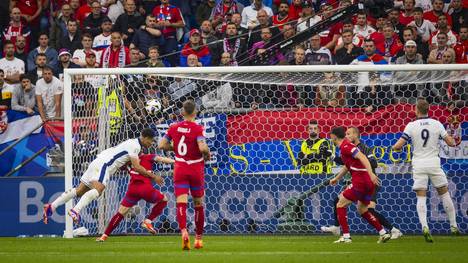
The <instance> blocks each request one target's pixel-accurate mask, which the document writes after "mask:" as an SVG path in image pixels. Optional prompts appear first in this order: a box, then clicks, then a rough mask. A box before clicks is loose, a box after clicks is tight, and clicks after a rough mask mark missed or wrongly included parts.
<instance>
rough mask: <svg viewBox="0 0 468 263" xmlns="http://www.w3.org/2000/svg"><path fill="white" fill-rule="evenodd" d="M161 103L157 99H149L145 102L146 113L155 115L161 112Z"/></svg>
mask: <svg viewBox="0 0 468 263" xmlns="http://www.w3.org/2000/svg"><path fill="white" fill-rule="evenodd" d="M161 107H162V106H161V102H160V101H159V100H157V99H150V100H148V101H147V102H146V106H145V109H146V112H148V114H149V115H156V114H157V113H158V112H159V111H160V110H161Z"/></svg>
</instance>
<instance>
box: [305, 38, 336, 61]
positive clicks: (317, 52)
mask: <svg viewBox="0 0 468 263" xmlns="http://www.w3.org/2000/svg"><path fill="white" fill-rule="evenodd" d="M306 59H307V64H309V65H331V64H333V59H332V55H331V52H330V50H328V48H326V47H321V46H320V36H319V35H314V36H312V38H311V39H310V48H309V49H308V50H307V51H306Z"/></svg>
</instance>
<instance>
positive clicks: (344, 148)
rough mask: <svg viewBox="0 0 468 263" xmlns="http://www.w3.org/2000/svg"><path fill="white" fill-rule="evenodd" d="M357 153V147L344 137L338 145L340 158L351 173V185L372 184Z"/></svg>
mask: <svg viewBox="0 0 468 263" xmlns="http://www.w3.org/2000/svg"><path fill="white" fill-rule="evenodd" d="M358 153H359V148H358V147H356V145H354V144H353V143H351V142H350V141H348V140H347V139H345V140H344V141H343V142H342V143H341V145H340V154H341V160H343V163H344V165H345V166H346V168H348V171H349V172H350V173H351V183H352V184H353V185H374V184H373V183H372V181H371V179H370V176H369V173H367V169H366V167H364V165H363V164H362V163H361V161H360V160H359V159H356V155H357V154H358Z"/></svg>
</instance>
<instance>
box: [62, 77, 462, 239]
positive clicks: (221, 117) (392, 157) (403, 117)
mask: <svg viewBox="0 0 468 263" xmlns="http://www.w3.org/2000/svg"><path fill="white" fill-rule="evenodd" d="M155 72H157V71H156V70H155ZM71 77H72V86H71V87H66V88H71V93H72V115H73V121H72V123H73V129H72V130H73V132H72V133H73V134H72V137H73V185H74V186H76V185H78V184H79V180H80V177H81V176H82V175H83V173H84V171H85V170H86V168H87V167H88V164H89V163H90V162H91V161H92V160H93V159H94V158H95V157H96V155H97V154H98V153H99V152H101V151H102V150H104V149H106V148H108V147H111V146H115V145H116V144H118V143H119V142H122V141H124V140H126V139H129V138H135V137H137V136H138V135H139V131H140V130H141V129H142V128H144V127H151V128H153V129H155V130H157V132H158V134H159V137H162V136H163V135H164V133H165V131H166V129H167V127H168V125H169V124H170V123H172V122H175V121H177V120H180V118H181V115H180V107H181V104H182V102H183V101H185V100H186V99H193V100H194V101H195V102H196V104H197V107H198V109H199V116H198V121H199V122H201V123H202V124H203V125H204V126H205V129H206V138H207V142H208V145H209V147H210V150H211V151H212V153H213V158H212V161H210V162H209V163H207V164H206V169H205V174H206V175H205V181H206V186H205V187H206V199H205V201H206V202H205V203H206V205H205V206H206V211H205V213H206V228H205V229H206V232H207V233H216V234H225V233H226V234H227V233H229V234H231V233H232V234H234V233H237V234H239V233H319V232H320V226H323V225H333V224H334V214H333V203H334V200H335V198H336V197H337V195H338V194H339V193H340V191H341V190H342V189H343V187H344V183H343V182H342V183H341V184H340V185H338V186H322V187H320V185H321V183H323V182H324V181H326V180H327V179H329V178H330V177H331V176H333V174H334V173H336V172H337V171H338V170H339V168H340V166H339V165H338V164H336V163H335V159H334V157H335V156H336V155H337V150H336V148H335V147H334V146H332V144H331V143H329V141H328V140H327V135H328V132H329V131H330V129H331V128H332V127H334V126H345V127H350V126H354V127H357V128H358V129H359V130H360V132H361V139H362V142H364V143H365V144H367V145H369V146H370V147H371V148H372V154H373V158H375V159H376V160H377V162H378V168H377V174H378V175H379V177H381V179H382V187H381V190H380V191H379V193H378V199H377V201H378V202H377V203H378V205H377V210H378V211H380V212H381V213H382V214H383V215H385V216H386V217H387V218H388V219H389V221H391V222H392V223H393V224H394V225H395V226H396V227H398V228H399V229H401V230H402V231H403V232H404V233H416V232H417V231H418V230H419V228H420V227H419V223H418V219H417V213H416V199H415V194H414V193H413V192H412V190H411V186H412V179H411V166H410V163H411V158H412V156H411V148H410V146H408V145H407V146H405V148H404V150H403V151H401V152H393V151H392V150H391V145H393V144H394V143H395V142H396V140H397V139H398V138H399V136H400V135H401V132H402V131H403V129H404V127H405V125H406V124H407V123H408V122H409V121H411V120H413V119H414V118H415V115H414V113H413V108H414V106H413V105H414V103H415V102H416V100H417V98H418V97H419V96H423V97H426V98H427V99H428V100H429V102H430V103H431V108H430V116H432V117H433V118H435V119H438V120H440V121H441V122H442V123H443V124H444V125H445V126H446V129H447V130H448V132H449V133H450V134H451V135H452V136H454V138H455V140H456V141H457V146H456V147H454V148H449V147H447V146H446V145H445V144H444V143H443V142H442V141H441V151H440V156H441V157H442V164H443V169H444V170H445V172H446V173H447V175H448V178H449V182H450V184H449V189H450V191H451V193H452V196H453V197H454V200H455V208H456V210H457V217H458V221H459V222H460V227H461V229H466V228H467V227H468V224H467V223H468V216H467V215H466V210H467V208H468V192H466V191H467V189H468V177H467V176H466V170H467V169H468V160H467V158H468V152H467V147H468V143H467V136H468V133H467V127H468V123H467V120H466V116H467V113H468V110H467V105H466V101H467V96H468V95H467V94H468V92H467V71H443V70H441V71H384V72H379V71H376V72H323V73H322V72H294V73H291V72H289V73H288V72H275V73H259V72H255V71H254V70H252V72H250V73H211V74H199V73H193V74H174V75H171V74H165V75H164V74H156V73H155V74H120V75H72V76H71ZM150 100H156V101H157V102H159V103H160V105H161V109H160V110H158V108H152V110H154V112H149V111H148V110H147V109H146V108H147V107H146V106H147V102H148V101H150ZM311 120H316V121H317V122H318V125H319V128H320V133H319V137H320V138H323V139H325V142H322V143H329V145H330V149H329V150H330V152H332V156H330V157H328V158H326V159H321V160H320V161H319V163H320V164H321V168H320V167H318V166H320V165H318V166H317V164H316V163H313V162H312V163H311V161H310V160H311V156H312V155H311V154H315V153H317V150H316V149H315V148H314V146H313V145H311V144H307V142H306V141H305V140H307V139H308V138H309V136H310V135H309V129H308V126H309V122H310V121H311ZM145 152H151V153H154V152H156V153H157V154H161V155H165V156H169V157H170V156H172V155H171V154H170V153H164V152H159V151H157V150H156V148H155V147H152V148H150V149H147V150H145ZM308 160H309V161H308ZM154 170H155V172H156V173H159V174H162V175H163V176H164V178H165V185H164V186H163V187H160V190H161V191H162V192H163V193H166V195H167V196H168V197H169V200H170V201H169V203H168V207H167V208H166V209H165V211H164V213H163V214H162V215H161V216H160V217H159V218H157V219H156V220H155V226H156V228H157V229H158V230H159V232H160V233H171V232H176V231H177V223H176V220H175V197H174V195H173V192H174V191H173V183H172V166H169V165H161V164H157V165H155V166H154ZM128 182H129V175H128V173H127V172H123V171H122V172H118V173H117V174H115V175H114V176H112V177H111V180H110V183H109V184H108V186H107V189H106V191H105V193H104V194H103V196H101V197H100V198H99V199H98V200H97V201H94V202H93V203H91V204H90V205H89V206H88V207H86V208H85V209H84V210H83V211H82V212H81V213H82V223H81V224H82V226H84V227H86V228H87V229H88V230H89V233H90V234H93V235H96V234H100V233H102V232H103V230H104V228H105V226H106V225H107V223H108V222H109V220H110V218H111V217H112V215H113V214H114V213H116V211H117V209H118V207H119V204H120V201H121V199H122V198H123V195H124V193H125V191H126V189H127V185H128ZM428 196H429V200H430V202H429V204H428V211H429V213H428V217H429V222H430V226H431V229H433V232H435V233H446V232H447V231H448V229H449V224H448V221H447V220H446V217H445V214H444V210H443V208H442V205H441V203H440V202H439V199H438V198H437V193H436V191H435V190H434V189H432V188H430V190H429V194H428ZM76 201H77V200H75V202H76ZM151 207H152V205H151V204H148V203H146V202H145V201H140V202H139V203H138V204H137V205H135V206H134V207H133V208H132V209H131V212H130V213H129V214H128V215H127V216H126V217H125V220H123V222H122V223H121V224H120V226H119V227H118V228H117V229H116V230H115V231H114V234H134V233H135V234H139V233H145V232H144V230H143V229H142V228H141V226H140V223H141V221H142V220H143V219H144V218H145V216H147V215H148V214H149V213H150V210H151ZM348 211H349V223H350V227H351V231H352V232H357V233H373V230H372V229H371V228H370V227H369V226H368V225H367V224H366V223H365V222H364V221H363V220H362V219H361V218H360V217H359V216H358V214H357V213H356V208H355V206H351V207H350V208H349V209H348ZM193 215H194V212H193V210H192V209H189V211H188V217H189V220H188V221H189V225H190V228H191V229H193V227H194V223H193Z"/></svg>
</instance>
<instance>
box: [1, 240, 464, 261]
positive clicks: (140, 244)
mask: <svg viewBox="0 0 468 263" xmlns="http://www.w3.org/2000/svg"><path fill="white" fill-rule="evenodd" d="M192 238H193V237H192ZM434 238H435V243H433V244H428V243H425V242H424V239H423V237H422V236H403V237H402V238H401V239H399V240H391V241H390V242H389V243H386V244H376V240H377V236H356V235H355V236H353V243H352V244H333V243H332V242H333V241H334V240H336V239H337V238H336V237H333V236H269V235H261V236H206V237H204V244H205V248H203V249H202V250H194V249H193V248H192V250H191V251H182V250H181V248H180V246H181V244H180V238H179V236H120V237H113V236H111V237H110V238H109V239H108V241H106V242H105V243H96V242H95V241H94V239H95V238H91V237H89V238H75V239H70V240H68V239H62V238H0V262H5V263H7V262H8V263H9V262H80V263H101V262H112V263H115V262H130V263H135V262H155V263H160V262H184V263H195V262H203V263H211V262H241V263H248V262H256V263H257V262H267V263H274V262H300V263H304V262H340V263H353V262H359V263H364V262H378V263H384V262H396V263H403V262H411V263H416V262H425V263H428V262H444V263H446V262H457V263H458V262H468V236H459V237H451V236H435V237H434ZM192 246H193V240H192Z"/></svg>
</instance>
